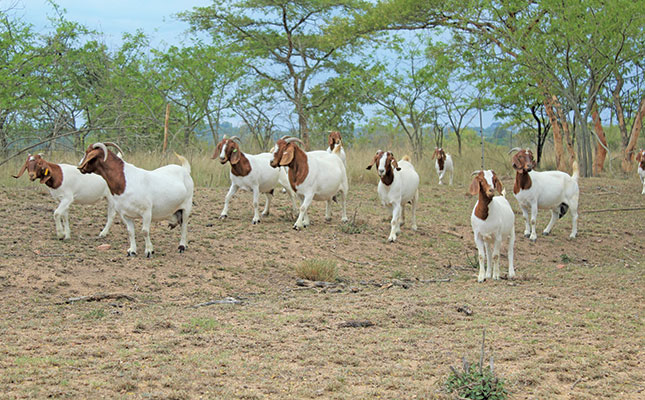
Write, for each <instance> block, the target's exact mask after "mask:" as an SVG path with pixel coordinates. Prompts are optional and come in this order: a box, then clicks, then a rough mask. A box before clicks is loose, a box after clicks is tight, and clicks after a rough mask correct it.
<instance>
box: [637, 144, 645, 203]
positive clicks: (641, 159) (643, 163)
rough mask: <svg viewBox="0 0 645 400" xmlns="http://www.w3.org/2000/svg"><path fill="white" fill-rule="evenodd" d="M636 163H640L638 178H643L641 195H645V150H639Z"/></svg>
mask: <svg viewBox="0 0 645 400" xmlns="http://www.w3.org/2000/svg"><path fill="white" fill-rule="evenodd" d="M636 161H637V162H638V176H639V177H640V178H641V183H642V184H643V191H642V192H641V194H645V150H643V149H640V150H638V153H637V154H636Z"/></svg>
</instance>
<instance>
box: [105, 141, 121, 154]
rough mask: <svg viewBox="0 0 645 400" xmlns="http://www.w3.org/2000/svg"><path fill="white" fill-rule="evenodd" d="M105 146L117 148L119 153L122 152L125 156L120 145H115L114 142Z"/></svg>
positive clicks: (106, 143)
mask: <svg viewBox="0 0 645 400" xmlns="http://www.w3.org/2000/svg"><path fill="white" fill-rule="evenodd" d="M105 145H106V146H112V147H115V148H116V149H117V150H119V152H120V153H121V154H123V150H121V148H120V147H119V145H118V144H116V143H113V142H105Z"/></svg>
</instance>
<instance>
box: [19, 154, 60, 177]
mask: <svg viewBox="0 0 645 400" xmlns="http://www.w3.org/2000/svg"><path fill="white" fill-rule="evenodd" d="M25 171H27V174H29V179H30V180H31V181H32V182H33V181H35V180H36V179H40V182H41V183H45V182H46V181H48V180H49V179H50V178H51V173H50V170H49V167H48V165H47V163H46V162H45V160H44V159H43V158H42V157H41V155H40V154H36V155H31V154H29V155H27V160H26V161H25V163H24V164H23V165H22V168H20V172H18V175H13V177H14V178H16V179H17V178H20V177H21V176H22V174H24V173H25Z"/></svg>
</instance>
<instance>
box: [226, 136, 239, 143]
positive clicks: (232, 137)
mask: <svg viewBox="0 0 645 400" xmlns="http://www.w3.org/2000/svg"><path fill="white" fill-rule="evenodd" d="M228 140H235V141H236V142H238V143H242V139H240V138H239V137H237V136H231V137H230V138H228Z"/></svg>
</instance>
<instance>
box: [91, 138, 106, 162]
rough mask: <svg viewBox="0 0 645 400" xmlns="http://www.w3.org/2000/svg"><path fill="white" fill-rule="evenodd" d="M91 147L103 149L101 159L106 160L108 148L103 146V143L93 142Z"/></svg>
mask: <svg viewBox="0 0 645 400" xmlns="http://www.w3.org/2000/svg"><path fill="white" fill-rule="evenodd" d="M92 148H93V149H101V150H103V161H107V156H108V149H107V147H105V145H104V144H103V143H101V142H97V143H94V145H93V146H92Z"/></svg>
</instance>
